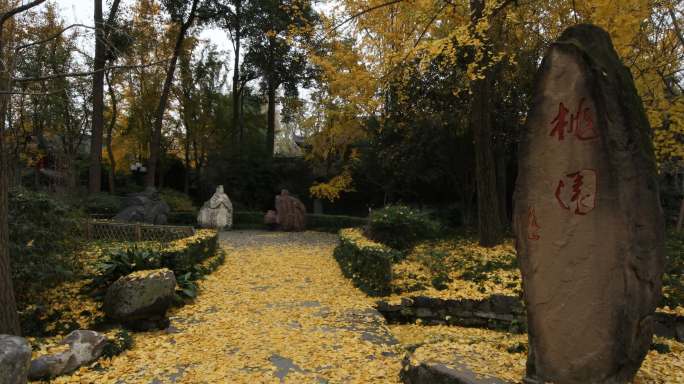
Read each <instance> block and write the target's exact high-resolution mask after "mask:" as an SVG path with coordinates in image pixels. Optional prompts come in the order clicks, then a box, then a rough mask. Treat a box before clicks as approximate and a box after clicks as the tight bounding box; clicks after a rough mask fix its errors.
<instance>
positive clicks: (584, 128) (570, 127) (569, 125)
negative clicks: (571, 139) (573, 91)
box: [549, 98, 598, 141]
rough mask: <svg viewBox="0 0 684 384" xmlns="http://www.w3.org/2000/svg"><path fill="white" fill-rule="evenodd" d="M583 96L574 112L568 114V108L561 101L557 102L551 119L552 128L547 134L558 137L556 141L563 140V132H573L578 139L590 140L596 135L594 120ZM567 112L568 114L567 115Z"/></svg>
mask: <svg viewBox="0 0 684 384" xmlns="http://www.w3.org/2000/svg"><path fill="white" fill-rule="evenodd" d="M584 102H585V98H582V99H581V100H580V102H579V105H578V106H577V111H576V112H575V113H574V114H569V113H570V110H569V109H568V108H566V107H565V105H564V104H563V103H562V102H561V103H559V104H558V114H556V117H554V119H553V120H552V121H551V125H553V128H552V129H551V132H549V136H554V137H557V138H558V141H563V140H565V134H566V133H568V134H574V135H575V137H576V138H577V139H579V140H591V139H595V138H597V137H598V132H597V131H596V128H595V127H594V120H593V119H592V117H591V109H590V108H589V107H586V106H585V105H584ZM568 114H569V115H568Z"/></svg>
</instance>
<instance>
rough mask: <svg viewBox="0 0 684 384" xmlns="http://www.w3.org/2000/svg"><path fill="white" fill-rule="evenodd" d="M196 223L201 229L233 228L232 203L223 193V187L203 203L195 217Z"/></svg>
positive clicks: (217, 189) (220, 186)
mask: <svg viewBox="0 0 684 384" xmlns="http://www.w3.org/2000/svg"><path fill="white" fill-rule="evenodd" d="M197 223H198V224H199V225H200V227H202V228H216V229H219V230H221V229H230V228H232V227H233V203H231V201H230V199H229V198H228V195H226V194H225V192H224V191H223V185H219V186H218V187H216V192H214V195H213V196H212V197H211V199H209V200H208V201H207V202H205V203H204V205H203V206H202V209H200V211H199V214H198V215H197Z"/></svg>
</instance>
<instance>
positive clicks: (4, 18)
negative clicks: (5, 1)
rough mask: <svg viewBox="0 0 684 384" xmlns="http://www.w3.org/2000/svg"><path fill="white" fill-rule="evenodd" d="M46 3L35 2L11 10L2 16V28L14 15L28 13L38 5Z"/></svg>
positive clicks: (41, 0) (0, 18)
mask: <svg viewBox="0 0 684 384" xmlns="http://www.w3.org/2000/svg"><path fill="white" fill-rule="evenodd" d="M44 2H45V0H33V1H31V2H30V3H26V4H24V5H22V6H19V7H16V8H14V9H10V10H9V11H7V12H5V13H3V14H0V27H2V26H3V25H4V24H5V22H6V21H7V20H9V19H10V18H12V17H13V16H14V15H16V14H18V13H22V12H24V11H28V10H29V9H31V8H33V7H35V6H37V5H40V4H42V3H44Z"/></svg>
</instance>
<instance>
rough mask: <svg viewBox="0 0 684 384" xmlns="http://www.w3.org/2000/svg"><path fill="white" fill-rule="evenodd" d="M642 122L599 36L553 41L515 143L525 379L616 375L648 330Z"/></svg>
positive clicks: (606, 379)
mask: <svg viewBox="0 0 684 384" xmlns="http://www.w3.org/2000/svg"><path fill="white" fill-rule="evenodd" d="M650 132H651V129H650V127H649V123H648V120H647V119H646V114H645V112H644V109H643V106H642V102H641V100H640V98H639V96H638V95H637V91H636V89H635V86H634V82H633V80H632V77H631V75H630V73H629V70H628V69H627V68H626V67H625V66H624V65H623V64H622V63H621V62H620V59H619V58H618V56H617V54H616V52H615V50H614V48H613V46H612V43H611V41H610V37H609V36H608V34H607V33H606V32H605V31H603V30H601V29H600V28H598V27H594V26H591V25H578V26H574V27H572V28H570V29H568V30H566V31H565V32H564V33H563V34H562V36H561V37H560V38H559V40H558V41H557V42H555V43H554V44H552V45H551V47H550V48H549V50H548V52H547V54H546V56H545V58H544V61H543V62H542V65H541V68H540V73H539V75H538V79H537V85H536V90H535V93H534V100H533V107H532V109H531V111H530V113H529V115H528V120H527V125H526V128H525V131H524V133H523V137H522V140H521V144H520V148H519V176H518V181H517V186H516V191H515V197H514V202H515V212H514V221H515V223H514V227H515V233H516V238H517V250H518V257H519V261H520V267H521V270H522V275H523V286H524V299H525V302H526V307H527V314H528V326H529V338H530V353H529V356H528V365H527V368H528V369H527V376H528V377H527V381H528V382H554V383H557V384H580V383H581V384H585V383H626V382H628V381H629V380H631V378H632V377H633V376H634V374H635V373H636V371H637V370H638V369H639V367H640V365H641V362H642V361H643V359H644V357H645V355H646V353H647V352H648V349H649V345H650V343H651V336H652V334H653V314H654V311H655V308H656V306H657V304H658V301H659V299H660V294H661V292H660V291H661V275H662V272H663V263H664V248H663V242H664V224H663V217H662V210H661V207H660V201H659V196H658V183H657V180H656V168H655V161H654V156H653V150H652V144H651V141H650V136H649V135H650Z"/></svg>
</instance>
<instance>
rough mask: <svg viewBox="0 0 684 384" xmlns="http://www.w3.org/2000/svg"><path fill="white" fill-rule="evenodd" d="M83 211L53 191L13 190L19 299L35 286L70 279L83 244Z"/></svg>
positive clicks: (14, 262) (11, 233)
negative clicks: (80, 233) (47, 193)
mask: <svg viewBox="0 0 684 384" xmlns="http://www.w3.org/2000/svg"><path fill="white" fill-rule="evenodd" d="M80 217H81V214H80V213H79V212H78V211H77V210H75V209H73V208H72V207H70V206H69V205H67V204H65V203H64V202H62V201H59V200H57V199H55V198H53V197H51V196H49V195H46V194H43V193H36V192H31V191H28V190H23V189H21V190H13V191H11V192H10V194H9V220H8V221H9V239H10V242H9V252H10V260H11V262H12V278H13V281H14V285H15V291H16V292H17V295H18V296H19V297H18V299H19V301H22V300H23V296H24V295H26V294H28V293H29V291H31V290H32V289H33V288H35V289H38V290H42V289H45V288H49V287H50V286H52V285H54V284H56V283H59V282H61V281H64V280H67V279H70V278H71V277H72V276H73V274H74V272H75V270H76V269H78V268H77V267H78V260H76V258H75V257H74V255H75V254H76V252H77V250H78V249H80V248H81V246H82V244H81V242H80V241H79V240H78V239H79V237H78V236H76V235H77V233H78V232H79V226H78V219H79V218H80Z"/></svg>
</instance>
